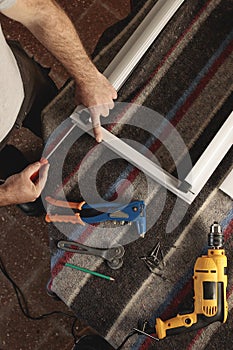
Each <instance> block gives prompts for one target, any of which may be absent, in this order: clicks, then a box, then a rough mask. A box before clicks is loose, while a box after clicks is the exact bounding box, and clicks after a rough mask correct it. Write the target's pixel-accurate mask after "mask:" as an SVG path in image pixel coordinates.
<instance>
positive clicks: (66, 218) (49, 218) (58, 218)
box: [45, 213, 85, 226]
mask: <svg viewBox="0 0 233 350" xmlns="http://www.w3.org/2000/svg"><path fill="white" fill-rule="evenodd" d="M45 221H46V222H65V223H71V224H80V225H82V226H85V223H84V222H83V221H82V219H81V218H80V215H79V213H76V214H75V215H58V214H55V215H50V214H47V215H46V217H45Z"/></svg>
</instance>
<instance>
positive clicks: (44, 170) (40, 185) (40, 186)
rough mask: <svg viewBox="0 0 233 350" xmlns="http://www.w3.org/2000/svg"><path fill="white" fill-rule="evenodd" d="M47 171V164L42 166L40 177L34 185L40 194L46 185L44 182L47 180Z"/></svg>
mask: <svg viewBox="0 0 233 350" xmlns="http://www.w3.org/2000/svg"><path fill="white" fill-rule="evenodd" d="M48 171H49V164H44V165H42V167H41V168H40V177H39V179H38V180H37V182H36V183H35V186H36V188H37V190H39V192H40V193H41V191H42V190H43V188H44V187H45V184H46V181H47V178H48Z"/></svg>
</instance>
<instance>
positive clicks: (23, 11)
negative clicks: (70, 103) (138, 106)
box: [2, 0, 117, 142]
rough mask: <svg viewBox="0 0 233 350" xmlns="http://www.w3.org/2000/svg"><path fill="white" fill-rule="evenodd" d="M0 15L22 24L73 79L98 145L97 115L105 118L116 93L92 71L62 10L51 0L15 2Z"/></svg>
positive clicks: (73, 29)
mask: <svg viewBox="0 0 233 350" xmlns="http://www.w3.org/2000/svg"><path fill="white" fill-rule="evenodd" d="M2 12H3V13H4V14H5V15H6V16H8V17H10V18H12V19H14V20H16V21H19V22H20V23H22V24H23V25H25V26H26V27H27V28H28V29H29V30H30V31H31V32H32V33H33V34H34V36H35V37H36V38H37V39H38V40H39V41H40V42H41V43H42V44H43V45H44V46H45V47H46V48H47V49H48V50H49V51H50V52H51V53H52V54H53V55H54V56H55V57H56V58H57V59H58V60H59V61H60V62H61V63H62V64H63V66H64V67H65V68H66V69H67V71H68V72H69V73H70V74H71V76H72V77H73V78H74V79H75V81H76V84H77V90H78V93H77V100H78V101H79V103H82V104H83V105H84V106H85V107H87V108H89V109H90V112H91V117H92V123H93V126H94V134H95V137H96V140H97V141H98V142H100V141H101V140H102V133H101V128H100V115H102V116H107V115H108V113H109V109H111V108H113V100H114V99H116V98H117V93H116V91H115V89H114V88H113V86H112V85H111V84H110V83H109V81H108V80H107V79H106V78H105V77H104V76H103V75H102V74H101V73H100V72H99V71H98V70H97V69H96V67H95V65H94V64H93V62H92V61H91V59H90V58H89V56H88V54H87V53H86V51H85V48H84V47H83V45H82V42H81V41H80V38H79V36H78V33H77V32H76V29H75V27H74V25H73V24H72V22H71V21H70V19H69V18H68V16H67V15H66V14H65V12H64V11H63V10H62V8H61V7H60V6H59V5H58V3H57V2H56V1H54V0H37V1H35V0H17V1H16V2H15V3H14V5H12V6H11V7H10V8H9V9H7V10H4V11H2Z"/></svg>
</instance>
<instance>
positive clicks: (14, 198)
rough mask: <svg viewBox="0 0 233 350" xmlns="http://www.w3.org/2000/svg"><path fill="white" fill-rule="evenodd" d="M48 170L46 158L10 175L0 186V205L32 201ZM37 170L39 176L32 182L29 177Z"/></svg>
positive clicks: (40, 190)
mask: <svg viewBox="0 0 233 350" xmlns="http://www.w3.org/2000/svg"><path fill="white" fill-rule="evenodd" d="M48 170H49V164H48V162H47V160H41V161H39V162H36V163H33V164H31V165H29V166H28V167H27V168H25V169H24V170H23V171H21V172H20V173H19V174H15V175H12V176H10V177H9V178H8V179H7V180H6V181H5V183H4V184H3V185H1V186H0V206H4V205H9V204H21V203H27V202H34V201H35V200H36V199H37V198H38V197H39V196H40V194H41V192H42V190H43V188H44V186H45V183H46V180H47V176H48ZM37 172H40V177H39V178H38V179H37V180H35V181H34V182H33V181H32V179H31V177H32V176H33V175H34V174H35V173H37Z"/></svg>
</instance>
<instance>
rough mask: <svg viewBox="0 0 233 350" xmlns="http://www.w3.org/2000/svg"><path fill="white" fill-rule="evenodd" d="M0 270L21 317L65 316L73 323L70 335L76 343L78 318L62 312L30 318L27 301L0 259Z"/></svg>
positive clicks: (35, 319) (34, 319)
mask: <svg viewBox="0 0 233 350" xmlns="http://www.w3.org/2000/svg"><path fill="white" fill-rule="evenodd" d="M0 270H1V272H2V273H3V275H4V276H5V277H6V279H7V280H8V281H9V282H10V283H11V285H12V287H13V289H14V291H15V294H16V297H17V300H18V304H19V307H20V309H21V311H22V313H23V315H24V316H25V317H27V318H28V319H30V320H32V321H39V320H43V319H44V318H47V317H50V316H54V315H62V316H66V317H69V318H71V319H73V320H74V321H73V324H72V327H71V333H72V336H73V338H74V343H76V341H77V338H76V335H75V325H76V322H77V320H78V318H77V317H76V316H75V315H72V314H68V313H66V312H63V311H57V310H55V311H51V312H48V313H45V314H42V315H39V316H36V317H34V316H32V315H31V314H30V312H29V309H28V305H27V301H26V299H25V296H24V294H23V292H22V290H21V289H20V288H19V286H18V285H17V284H16V283H15V281H14V280H13V279H12V278H11V276H10V275H9V273H8V271H7V270H6V267H5V265H4V263H3V261H2V258H1V257H0Z"/></svg>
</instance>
